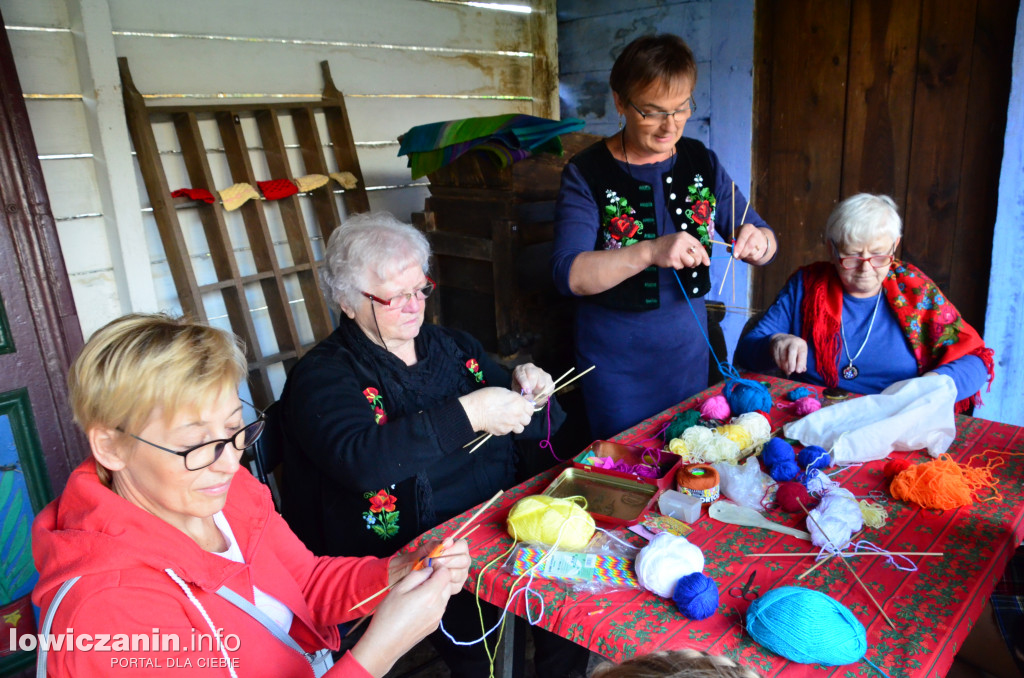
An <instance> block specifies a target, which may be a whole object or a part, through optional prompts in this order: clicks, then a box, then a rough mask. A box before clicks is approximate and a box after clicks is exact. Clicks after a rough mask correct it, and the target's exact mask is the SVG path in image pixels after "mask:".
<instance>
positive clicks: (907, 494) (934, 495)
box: [889, 455, 995, 511]
mask: <svg viewBox="0 0 1024 678" xmlns="http://www.w3.org/2000/svg"><path fill="white" fill-rule="evenodd" d="M893 461H895V460H893ZM984 487H995V479H994V478H993V477H992V470H991V469H989V468H977V467H974V466H968V465H966V464H958V463H957V462H955V461H953V460H952V459H951V458H950V457H949V456H947V455H942V456H941V457H939V458H938V459H935V460H933V461H929V462H925V463H924V464H917V465H916V466H910V467H909V468H906V469H904V470H902V471H900V472H899V473H898V474H897V475H896V476H895V477H894V478H893V479H892V482H891V483H890V484H889V492H890V493H891V494H892V496H893V497H895V498H897V499H902V500H903V501H910V502H913V503H915V504H917V505H918V506H922V507H924V508H933V509H939V510H942V511H945V510H946V509H952V508H959V507H960V506H969V505H970V504H972V503H974V499H973V497H974V493H975V492H976V491H978V490H980V489H982V488H984Z"/></svg>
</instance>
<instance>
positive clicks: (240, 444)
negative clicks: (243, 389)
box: [117, 400, 267, 471]
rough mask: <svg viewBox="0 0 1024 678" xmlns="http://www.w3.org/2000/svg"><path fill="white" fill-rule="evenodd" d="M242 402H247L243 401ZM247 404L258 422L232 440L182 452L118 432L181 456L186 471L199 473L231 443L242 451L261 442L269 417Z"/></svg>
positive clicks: (132, 434)
mask: <svg viewBox="0 0 1024 678" xmlns="http://www.w3.org/2000/svg"><path fill="white" fill-rule="evenodd" d="M242 402H245V401H244V400H243V401H242ZM245 404H246V405H249V407H251V408H253V409H254V410H256V414H257V417H256V421H254V422H252V423H251V424H246V425H245V426H243V427H242V428H240V429H238V432H237V433H235V435H233V436H231V437H230V438H221V439H219V440H209V441H207V442H205V443H202V444H200V445H196V446H195V447H190V448H188V449H187V450H182V451H181V452H179V451H178V450H172V449H170V448H168V447H164V446H163V445H157V444H156V443H152V442H150V441H148V440H146V439H145V438H140V437H139V436H137V435H135V434H134V433H128V432H127V431H125V430H124V429H123V428H121V427H120V426H118V427H117V430H118V431H120V432H121V433H124V434H125V435H127V436H131V437H132V438H135V439H136V440H138V441H139V442H141V443H146V444H147V445H149V446H150V447H155V448H156V449H158V450H163V451H164V452H170V453H171V454H173V455H176V456H179V457H181V458H182V459H183V460H184V462H185V468H186V469H188V470H189V471H199V470H201V469H204V468H206V467H207V466H211V465H212V464H214V463H216V461H217V460H218V459H220V457H221V455H222V454H224V450H225V449H227V446H228V444H229V443H230V444H231V445H232V446H233V447H234V448H235V449H236V450H239V451H242V450H244V449H246V448H247V447H251V446H252V445H253V444H254V443H255V442H256V441H257V440H259V437H260V436H261V435H262V434H263V428H264V426H265V425H266V421H267V416H266V414H265V413H264V412H263V411H262V410H261V409H259V408H258V407H256V406H255V405H252V404H250V403H245Z"/></svg>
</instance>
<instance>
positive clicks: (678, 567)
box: [635, 532, 704, 598]
mask: <svg viewBox="0 0 1024 678" xmlns="http://www.w3.org/2000/svg"><path fill="white" fill-rule="evenodd" d="M635 568H636V578H637V579H638V580H639V581H640V586H642V587H644V589H646V590H648V591H650V592H651V593H653V594H655V595H659V596H661V597H662V598H671V597H672V594H673V593H674V592H675V590H676V583H677V582H678V581H679V580H680V579H681V578H683V577H685V576H686V575H688V574H693V573H694V572H700V571H701V570H703V569H704V554H703V553H702V552H701V550H700V548H699V547H697V546H695V545H694V544H691V543H690V542H689V541H687V539H686V537H677V536H676V535H674V534H669V533H668V532H661V533H659V534H656V535H655V536H654V539H652V540H651V541H650V542H649V543H648V544H647V546H645V547H643V548H642V549H641V550H640V553H638V554H637V556H636V564H635Z"/></svg>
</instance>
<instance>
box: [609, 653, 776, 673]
mask: <svg viewBox="0 0 1024 678" xmlns="http://www.w3.org/2000/svg"><path fill="white" fill-rule="evenodd" d="M590 675H591V678H760V675H761V674H759V673H758V672H757V671H754V670H753V669H748V668H747V667H745V666H740V665H739V664H737V663H736V662H734V661H733V660H731V659H729V658H728V657H722V656H716V655H709V654H704V653H703V652H698V651H697V650H672V651H668V652H664V651H662V652H652V653H651V654H646V655H641V656H639V657H633V658H632V659H630V660H627V661H625V662H623V663H621V664H619V665H617V666H616V665H615V664H607V663H606V664H601V665H600V666H598V667H597V668H596V669H594V672H593V673H592V674H590Z"/></svg>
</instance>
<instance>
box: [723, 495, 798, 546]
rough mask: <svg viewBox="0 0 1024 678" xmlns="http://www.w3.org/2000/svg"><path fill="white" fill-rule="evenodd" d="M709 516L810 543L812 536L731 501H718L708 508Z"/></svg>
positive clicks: (724, 521) (731, 523)
mask: <svg viewBox="0 0 1024 678" xmlns="http://www.w3.org/2000/svg"><path fill="white" fill-rule="evenodd" d="M708 515H709V516H711V517H712V518H714V519H715V520H717V521H719V522H722V523H729V524H730V525H742V526H743V527H759V528H761V529H762V530H772V531H773V532H781V533H782V534H788V535H790V536H792V537H796V538H797V539H803V540H804V541H810V540H811V535H810V534H808V533H807V532H804V531H802V530H794V529H793V528H792V527H786V526H785V525H779V524H778V523H773V522H772V521H770V520H768V519H767V518H765V517H764V516H762V515H761V514H760V513H758V512H757V511H755V510H754V509H752V508H747V507H746V506H740V505H739V504H734V503H732V502H731V501H716V502H715V503H714V504H712V505H711V506H710V507H708Z"/></svg>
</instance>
